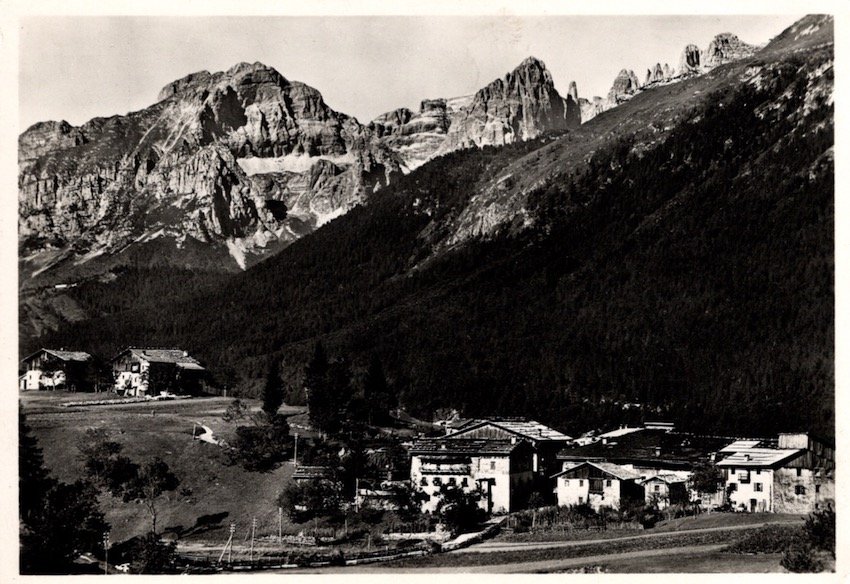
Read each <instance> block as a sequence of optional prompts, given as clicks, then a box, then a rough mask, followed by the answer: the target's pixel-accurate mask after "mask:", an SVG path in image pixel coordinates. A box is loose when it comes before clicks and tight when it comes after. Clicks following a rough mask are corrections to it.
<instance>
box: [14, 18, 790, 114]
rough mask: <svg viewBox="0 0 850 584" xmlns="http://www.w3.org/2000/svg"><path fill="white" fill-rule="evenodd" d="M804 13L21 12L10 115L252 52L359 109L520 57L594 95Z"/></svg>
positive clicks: (460, 87)
mask: <svg viewBox="0 0 850 584" xmlns="http://www.w3.org/2000/svg"><path fill="white" fill-rule="evenodd" d="M801 16H802V15H789V14H783V15H773V16H740V15H717V16H545V17H528V16H487V17H468V16H467V17H463V16H460V17H459V16H449V17H434V16H419V17H411V16H404V17H400V16H371V17H327V16H325V17H294V16H283V17H272V16H264V17H214V18H207V17H188V16H187V17H177V16H169V17H127V16H122V17H105V16H101V17H91V16H85V17H80V16H73V17H72V16H63V17H26V18H23V19H22V20H21V21H20V29H19V34H20V36H19V41H20V44H19V120H18V121H19V124H20V129H21V130H23V129H25V128H27V127H29V126H30V125H31V124H33V123H35V122H38V121H44V120H60V119H64V120H67V121H68V122H70V123H71V124H74V125H79V124H82V123H84V122H86V121H87V120H89V119H91V118H93V117H97V116H110V115H114V114H126V113H128V112H130V111H135V110H139V109H143V108H145V107H147V106H149V105H151V104H152V103H154V102H155V101H156V97H157V94H158V93H159V90H160V89H161V88H162V87H163V86H164V85H166V84H167V83H169V82H170V81H173V80H174V79H178V78H180V77H183V76H185V75H187V74H189V73H192V72H195V71H200V70H203V69H206V70H208V71H220V70H225V69H229V68H230V67H231V66H233V65H234V64H236V63H238V62H240V61H247V62H254V61H260V62H262V63H265V64H266V65H269V66H271V67H274V68H275V69H277V70H278V71H279V72H280V73H281V74H282V75H283V76H284V77H286V78H288V79H292V80H297V81H302V82H304V83H307V84H308V85H311V86H313V87H315V88H316V89H318V90H319V91H320V92H321V93H322V95H323V96H324V98H325V102H326V103H327V104H328V105H330V106H331V107H332V108H333V109H335V110H337V111H340V112H344V113H346V114H349V115H353V116H355V117H357V118H358V119H359V120H360V121H361V122H364V123H365V122H368V121H369V120H371V119H374V118H375V117H376V116H378V115H380V114H381V113H384V112H387V111H390V110H393V109H396V108H399V107H409V108H411V109H418V107H419V102H420V101H421V100H422V99H426V98H436V97H456V96H461V95H466V94H470V93H474V92H475V91H476V90H478V89H479V88H481V87H483V86H484V85H486V84H487V83H489V82H491V81H493V80H494V79H496V78H499V77H503V76H504V75H505V74H506V73H507V72H508V71H510V70H511V69H513V68H514V67H516V66H517V65H518V64H519V63H520V62H521V61H522V60H523V59H524V58H525V57H527V56H529V55H533V56H535V57H537V58H539V59H541V60H542V61H543V62H545V63H546V65H547V67H548V69H549V70H550V71H551V73H552V76H553V79H554V81H555V86H556V88H557V89H558V91H559V92H560V93H561V94H562V95H566V93H567V88H568V86H569V83H570V81H576V82H577V84H578V91H579V95H580V96H582V97H591V96H593V95H601V96H604V95H606V94H607V92H608V90H609V89H610V87H611V83H612V82H613V80H614V77H615V76H616V75H617V73H618V71H619V70H620V69H623V68H627V69H634V71H635V73H636V74H637V76H638V78H639V79H640V80H641V81H643V79H644V76H645V75H646V69H647V68H648V67H650V66H653V65H654V64H655V63H656V62H660V63H661V64H664V63H665V62H666V63H669V64H670V65H671V66H674V67H676V66H678V63H679V56H680V55H681V52H682V49H683V48H684V46H685V45H686V44H688V43H695V44H696V45H698V46H699V47H700V48H703V49H704V48H705V47H706V46H707V45H708V43H709V41H710V40H711V39H712V37H713V36H714V35H715V34H718V33H721V32H733V33H735V34H737V35H738V36H739V37H740V38H741V39H742V40H743V41H745V42H749V43H752V44H759V43H764V42H767V41H768V40H769V39H770V38H772V37H773V36H776V35H778V34H779V33H780V32H782V30H784V29H785V28H787V27H788V26H789V25H790V24H792V23H793V22H794V21H795V20H797V19H798V18H800V17H801Z"/></svg>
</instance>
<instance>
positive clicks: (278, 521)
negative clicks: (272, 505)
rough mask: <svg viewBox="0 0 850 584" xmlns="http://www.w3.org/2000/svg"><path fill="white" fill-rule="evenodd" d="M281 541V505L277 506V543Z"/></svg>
mask: <svg viewBox="0 0 850 584" xmlns="http://www.w3.org/2000/svg"><path fill="white" fill-rule="evenodd" d="M282 543H283V507H278V508H277V545H280V544H282Z"/></svg>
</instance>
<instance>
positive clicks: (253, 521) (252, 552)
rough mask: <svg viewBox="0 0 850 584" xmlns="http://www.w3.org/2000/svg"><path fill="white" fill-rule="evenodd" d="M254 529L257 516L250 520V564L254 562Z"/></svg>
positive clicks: (255, 528)
mask: <svg viewBox="0 0 850 584" xmlns="http://www.w3.org/2000/svg"><path fill="white" fill-rule="evenodd" d="M256 530H257V518H256V517H254V519H253V520H252V521H251V555H250V559H251V563H252V564H253V563H254V532H255V531H256Z"/></svg>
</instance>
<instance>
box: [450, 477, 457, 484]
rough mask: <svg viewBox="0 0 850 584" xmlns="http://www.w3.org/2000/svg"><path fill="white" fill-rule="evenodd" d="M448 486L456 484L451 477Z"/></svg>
mask: <svg viewBox="0 0 850 584" xmlns="http://www.w3.org/2000/svg"><path fill="white" fill-rule="evenodd" d="M449 484H450V485H456V484H457V481H456V480H455V478H454V477H451V478H450V479H449Z"/></svg>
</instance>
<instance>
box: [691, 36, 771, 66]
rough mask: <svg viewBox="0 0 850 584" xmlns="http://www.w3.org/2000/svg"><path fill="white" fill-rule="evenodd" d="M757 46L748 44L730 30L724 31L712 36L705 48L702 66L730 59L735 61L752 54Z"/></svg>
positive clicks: (719, 63) (722, 62)
mask: <svg viewBox="0 0 850 584" xmlns="http://www.w3.org/2000/svg"><path fill="white" fill-rule="evenodd" d="M757 49H758V47H756V46H755V45H749V44H747V43H745V42H743V41H742V40H741V39H739V38H738V37H737V36H736V35H734V34H732V33H731V32H724V33H721V34H719V35H717V36H715V37H714V39H713V40H712V41H711V42H710V43H709V44H708V48H707V49H706V50H705V59H704V63H703V66H704V67H706V68H712V67H717V66H718V65H722V64H724V63H728V62H730V61H736V60H738V59H743V58H745V57H749V56H751V55H753V54H754V53H755V52H756V50H757Z"/></svg>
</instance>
